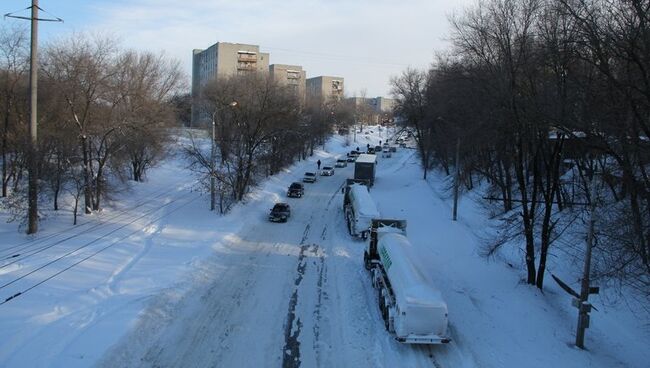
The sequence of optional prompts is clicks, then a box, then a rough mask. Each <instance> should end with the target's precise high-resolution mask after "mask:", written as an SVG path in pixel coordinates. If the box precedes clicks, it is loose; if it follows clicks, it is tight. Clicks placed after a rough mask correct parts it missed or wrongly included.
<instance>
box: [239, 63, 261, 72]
mask: <svg viewBox="0 0 650 368" xmlns="http://www.w3.org/2000/svg"><path fill="white" fill-rule="evenodd" d="M237 70H251V71H252V70H257V63H250V62H248V63H241V62H240V63H237Z"/></svg>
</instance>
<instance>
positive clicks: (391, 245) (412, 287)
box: [363, 219, 451, 344]
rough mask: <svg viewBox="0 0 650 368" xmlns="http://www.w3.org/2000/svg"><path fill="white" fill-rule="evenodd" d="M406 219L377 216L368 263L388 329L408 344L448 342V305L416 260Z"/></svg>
mask: <svg viewBox="0 0 650 368" xmlns="http://www.w3.org/2000/svg"><path fill="white" fill-rule="evenodd" d="M412 248H413V247H412V245H411V243H410V242H409V240H408V238H407V237H406V220H390V219H373V220H372V225H371V231H370V241H369V243H368V246H367V248H366V250H365V252H364V255H363V256H364V265H365V268H366V269H367V270H369V271H370V274H371V278H372V286H373V287H374V288H375V289H377V301H378V305H379V310H380V312H381V315H382V318H383V319H384V324H385V326H386V330H387V331H388V332H390V333H394V334H395V339H396V340H397V341H399V342H402V343H407V344H445V343H448V342H450V341H451V339H450V338H449V337H448V336H447V322H448V320H447V319H448V317H447V304H446V303H445V301H444V300H443V298H442V296H441V294H440V292H439V291H438V290H437V289H436V288H435V287H434V286H433V285H432V284H431V283H430V282H429V281H427V279H426V277H425V276H424V275H423V274H422V272H421V271H420V270H419V269H418V267H417V265H416V264H415V263H414V262H413V260H414V259H415V258H414V256H413V255H412V253H413V249H412Z"/></svg>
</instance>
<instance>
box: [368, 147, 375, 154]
mask: <svg viewBox="0 0 650 368" xmlns="http://www.w3.org/2000/svg"><path fill="white" fill-rule="evenodd" d="M368 154H369V155H373V154H375V147H368Z"/></svg>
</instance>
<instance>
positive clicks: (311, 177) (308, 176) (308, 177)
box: [302, 171, 316, 183]
mask: <svg viewBox="0 0 650 368" xmlns="http://www.w3.org/2000/svg"><path fill="white" fill-rule="evenodd" d="M302 181H304V182H305V183H314V182H316V173H313V172H311V171H307V172H306V173H305V176H303V177H302Z"/></svg>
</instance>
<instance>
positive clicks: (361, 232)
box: [343, 179, 380, 239]
mask: <svg viewBox="0 0 650 368" xmlns="http://www.w3.org/2000/svg"><path fill="white" fill-rule="evenodd" d="M343 211H344V214H345V220H346V222H347V224H348V231H349V232H350V235H352V236H355V237H361V238H363V239H366V238H367V237H368V234H369V233H370V224H371V221H372V219H374V218H378V217H380V216H379V211H378V210H377V206H376V205H375V202H374V201H373V200H372V197H371V196H370V193H369V192H368V187H367V186H366V185H362V184H358V183H355V180H353V179H348V182H347V185H346V186H345V195H344V197H343Z"/></svg>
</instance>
